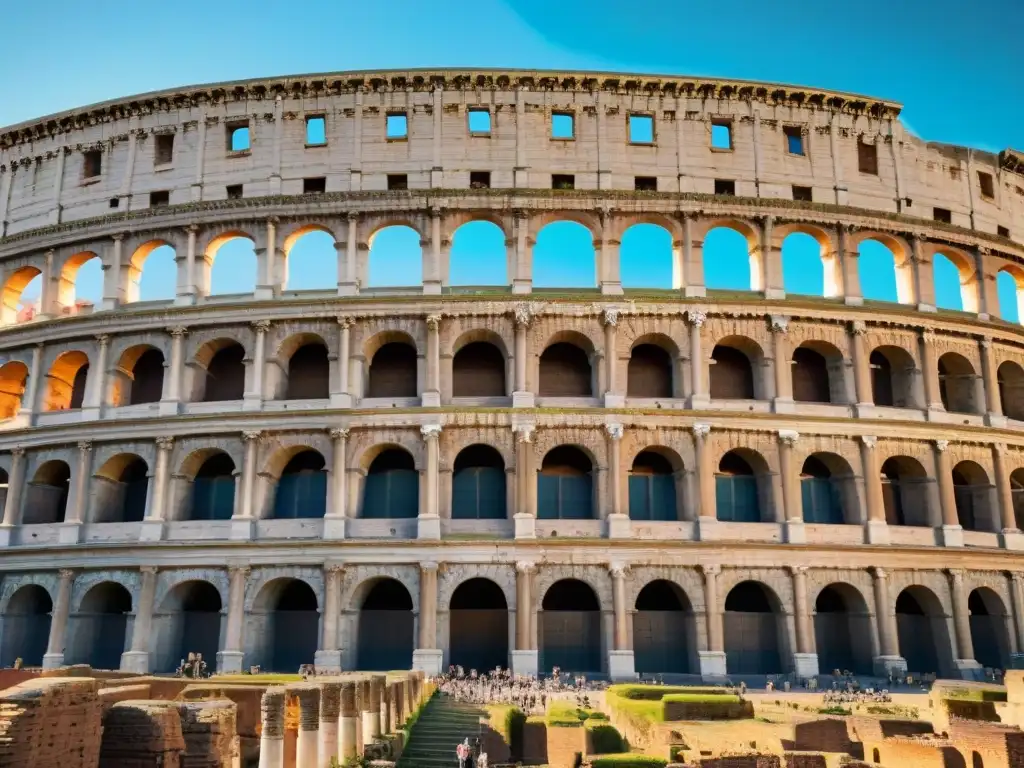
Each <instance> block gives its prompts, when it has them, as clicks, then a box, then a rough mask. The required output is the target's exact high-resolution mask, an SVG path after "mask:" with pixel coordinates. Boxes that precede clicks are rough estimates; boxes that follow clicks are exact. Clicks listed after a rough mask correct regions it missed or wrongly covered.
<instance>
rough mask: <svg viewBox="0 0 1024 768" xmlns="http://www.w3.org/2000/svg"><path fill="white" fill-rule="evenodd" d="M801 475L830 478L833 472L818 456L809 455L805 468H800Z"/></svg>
mask: <svg viewBox="0 0 1024 768" xmlns="http://www.w3.org/2000/svg"><path fill="white" fill-rule="evenodd" d="M800 474H801V475H805V476H807V477H818V478H829V477H832V472H831V471H830V470H829V468H828V467H827V466H825V462H823V461H822V460H821V459H819V458H818V457H817V456H808V457H807V459H806V460H805V461H804V465H803V468H802V469H801V470H800Z"/></svg>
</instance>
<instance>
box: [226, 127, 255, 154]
mask: <svg viewBox="0 0 1024 768" xmlns="http://www.w3.org/2000/svg"><path fill="white" fill-rule="evenodd" d="M251 148H252V140H251V137H250V136H249V122H248V121H246V122H244V123H228V152H248V151H249V150H250V149H251Z"/></svg>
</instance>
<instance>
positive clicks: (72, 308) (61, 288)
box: [54, 250, 103, 314]
mask: <svg viewBox="0 0 1024 768" xmlns="http://www.w3.org/2000/svg"><path fill="white" fill-rule="evenodd" d="M55 261H56V260H55ZM86 264H90V265H94V266H90V269H97V268H98V269H100V270H102V268H103V259H102V258H101V257H100V255H99V254H98V253H97V252H96V251H93V250H82V251H76V252H74V253H71V254H70V255H68V256H67V257H66V258H65V259H64V260H63V262H62V263H59V264H58V263H55V264H54V267H55V272H56V273H57V305H58V307H59V308H60V311H61V313H62V314H73V313H76V312H77V310H78V308H79V307H80V306H90V307H91V306H92V304H93V302H91V301H88V300H87V299H84V298H83V297H81V296H79V295H78V278H79V273H80V272H81V270H82V267H84V266H85V265H86ZM101 291H102V288H101Z"/></svg>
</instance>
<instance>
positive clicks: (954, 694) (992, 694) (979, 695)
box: [942, 687, 1006, 701]
mask: <svg viewBox="0 0 1024 768" xmlns="http://www.w3.org/2000/svg"><path fill="white" fill-rule="evenodd" d="M943 693H944V694H945V695H944V696H943V697H942V698H944V699H949V700H951V701H1006V691H1005V690H1000V689H998V688H973V687H972V688H946V689H944V691H943Z"/></svg>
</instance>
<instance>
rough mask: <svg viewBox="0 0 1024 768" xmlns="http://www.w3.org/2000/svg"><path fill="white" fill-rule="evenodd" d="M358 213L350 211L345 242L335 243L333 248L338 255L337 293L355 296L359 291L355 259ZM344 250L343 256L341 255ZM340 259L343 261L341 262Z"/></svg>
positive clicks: (357, 251) (357, 255)
mask: <svg viewBox="0 0 1024 768" xmlns="http://www.w3.org/2000/svg"><path fill="white" fill-rule="evenodd" d="M358 234H359V214H358V213H355V212H354V211H350V212H349V214H348V218H347V220H346V227H345V242H344V243H336V244H335V246H334V248H335V250H337V252H338V254H339V256H338V260H339V262H341V263H339V264H338V295H339V296H355V295H356V294H357V293H358V292H359V284H358V278H357V277H356V274H357V270H356V268H357V263H356V262H357V261H358V257H359V254H360V252H361V251H360V249H359V239H358ZM342 251H344V254H345V255H344V257H342V256H341V253H342ZM342 259H344V261H343V262H342Z"/></svg>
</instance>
